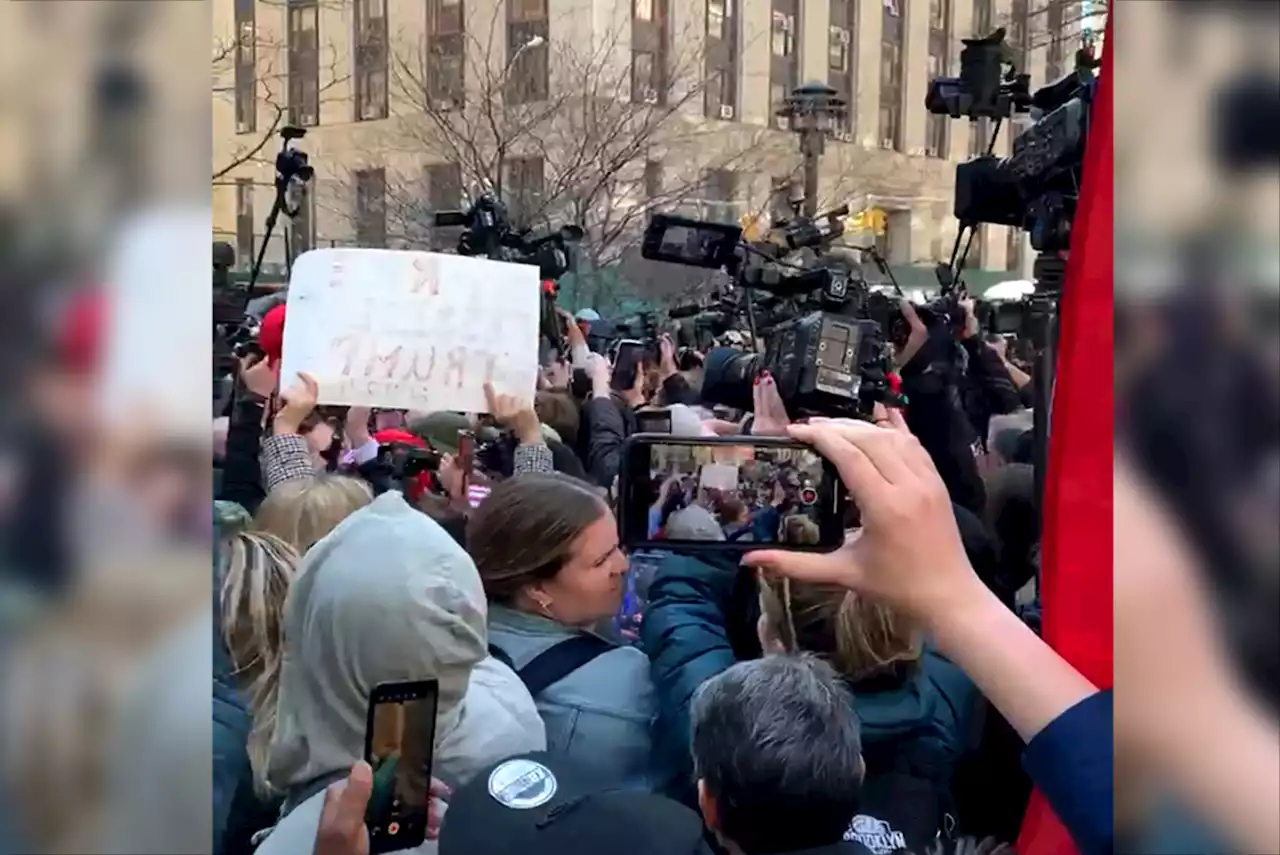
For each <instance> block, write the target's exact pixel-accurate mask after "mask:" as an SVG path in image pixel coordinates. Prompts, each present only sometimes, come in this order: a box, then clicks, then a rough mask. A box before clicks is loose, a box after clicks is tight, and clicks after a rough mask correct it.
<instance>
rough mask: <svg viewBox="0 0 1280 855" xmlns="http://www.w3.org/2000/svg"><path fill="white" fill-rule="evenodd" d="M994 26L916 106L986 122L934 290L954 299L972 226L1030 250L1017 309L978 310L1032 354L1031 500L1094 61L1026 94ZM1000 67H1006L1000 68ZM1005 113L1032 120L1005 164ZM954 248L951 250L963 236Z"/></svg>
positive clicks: (964, 169) (1041, 457)
mask: <svg viewBox="0 0 1280 855" xmlns="http://www.w3.org/2000/svg"><path fill="white" fill-rule="evenodd" d="M1004 37H1005V31H1004V30H1003V29H998V30H996V31H995V32H994V33H992V34H991V35H990V36H987V37H986V38H981V39H966V40H965V42H964V48H963V50H961V52H960V76H959V77H940V78H937V79H935V80H933V81H931V82H930V84H929V90H928V93H927V95H926V97H925V107H926V108H927V109H928V110H929V112H930V113H932V114H933V115H939V116H950V117H951V118H953V119H959V118H961V117H966V118H968V119H969V120H970V121H978V120H980V119H987V120H994V124H995V127H994V129H993V131H992V134H991V140H990V142H989V143H988V145H987V151H986V153H985V154H983V155H980V156H978V157H975V158H972V159H970V160H968V161H966V162H964V163H961V164H959V165H957V166H956V195H955V206H954V213H955V216H956V219H958V220H959V221H960V225H961V228H960V229H959V231H958V233H957V235H956V242H955V245H954V246H953V247H952V251H951V262H950V264H946V265H939V266H938V282H939V284H940V285H941V286H942V289H943V293H944V294H949V293H953V292H954V291H959V292H961V293H963V284H962V282H960V281H959V280H960V277H961V276H962V270H963V267H964V261H965V256H966V255H967V254H968V251H969V245H970V244H971V243H972V240H973V235H974V233H975V231H976V228H977V226H978V225H980V224H982V223H990V224H993V225H1002V226H1012V227H1014V228H1017V229H1020V230H1022V231H1025V232H1027V233H1028V234H1029V236H1030V240H1031V246H1032V248H1033V249H1035V250H1036V252H1037V257H1036V260H1035V264H1034V268H1033V275H1034V277H1035V279H1036V292H1035V293H1033V294H1031V295H1028V296H1027V297H1024V298H1023V299H1022V300H1021V301H1020V302H1019V303H1017V304H1014V305H1011V306H1001V307H996V308H995V309H987V310H986V311H985V314H986V315H987V317H988V318H989V320H990V322H991V323H993V324H994V325H996V329H995V330H993V331H995V332H1012V331H1015V330H1016V331H1017V333H1018V335H1019V337H1020V338H1024V339H1029V340H1030V342H1031V345H1032V352H1033V354H1034V365H1033V370H1032V377H1033V389H1034V392H1035V397H1036V400H1035V406H1034V407H1033V410H1034V412H1035V423H1034V427H1033V435H1034V437H1035V442H1034V444H1035V448H1036V451H1035V463H1036V466H1035V472H1036V495H1037V496H1041V495H1043V489H1044V472H1045V462H1046V457H1047V451H1046V449H1047V447H1048V411H1049V402H1050V401H1051V400H1052V397H1051V394H1052V388H1053V369H1054V361H1055V355H1054V354H1055V351H1056V342H1055V338H1056V327H1057V312H1058V296H1059V295H1060V293H1061V290H1062V284H1063V279H1064V275H1065V272H1066V257H1067V253H1068V252H1069V250H1070V247H1071V231H1072V222H1073V220H1074V219H1075V214H1076V203H1077V201H1078V199H1079V195H1080V186H1081V179H1082V174H1083V169H1084V149H1085V143H1086V141H1087V140H1088V136H1089V126H1090V121H1091V113H1092V107H1093V101H1094V97H1095V95H1096V92H1097V73H1096V72H1097V69H1098V68H1099V66H1100V64H1101V63H1100V61H1099V60H1097V59H1095V58H1094V56H1093V53H1092V51H1091V49H1089V48H1087V47H1086V48H1083V49H1081V50H1079V51H1077V52H1076V56H1075V68H1074V69H1073V70H1072V71H1071V72H1070V73H1068V74H1066V75H1063V76H1062V77H1061V78H1060V79H1058V80H1056V81H1054V82H1052V83H1050V84H1048V85H1046V86H1043V87H1041V88H1040V89H1037V90H1036V91H1035V92H1032V91H1031V87H1030V77H1029V76H1028V75H1027V74H1025V73H1021V72H1020V70H1019V69H1017V68H1016V67H1015V66H1014V63H1013V61H1012V60H1013V55H1012V52H1011V50H1010V48H1009V47H1008V46H1007V45H1006V44H1005V41H1004ZM1006 68H1007V70H1006ZM1014 113H1024V114H1026V113H1030V114H1032V116H1033V118H1034V121H1033V122H1032V124H1031V125H1030V126H1029V127H1028V128H1026V129H1025V130H1024V131H1023V132H1022V133H1020V134H1018V135H1017V136H1016V137H1014V138H1013V152H1012V154H1010V156H1008V157H1003V158H1002V157H996V156H995V155H994V153H993V152H994V150H995V141H996V139H997V137H998V135H999V132H1000V124H1001V123H1002V122H1003V121H1005V120H1007V119H1010V118H1011V117H1012V116H1013V114H1014ZM966 233H967V234H968V237H967V238H966V239H965V242H964V251H963V252H961V251H960V245H961V240H962V238H963V237H964V235H965V234H966Z"/></svg>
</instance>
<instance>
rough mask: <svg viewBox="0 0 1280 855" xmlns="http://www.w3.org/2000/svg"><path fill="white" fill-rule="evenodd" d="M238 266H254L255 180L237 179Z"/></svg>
mask: <svg viewBox="0 0 1280 855" xmlns="http://www.w3.org/2000/svg"><path fill="white" fill-rule="evenodd" d="M236 266H237V267H242V268H248V267H252V266H253V179H252V178H237V179H236Z"/></svg>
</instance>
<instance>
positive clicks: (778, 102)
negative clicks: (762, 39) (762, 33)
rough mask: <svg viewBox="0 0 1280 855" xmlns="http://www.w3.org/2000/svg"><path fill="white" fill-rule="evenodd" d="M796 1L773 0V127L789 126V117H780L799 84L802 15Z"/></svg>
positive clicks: (770, 41) (771, 101) (771, 103)
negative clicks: (798, 34) (798, 45)
mask: <svg viewBox="0 0 1280 855" xmlns="http://www.w3.org/2000/svg"><path fill="white" fill-rule="evenodd" d="M799 12H800V9H799V4H798V2H797V0H773V19H772V21H773V23H772V30H771V31H770V36H769V43H770V45H771V55H770V58H769V59H770V63H769V92H770V103H769V113H770V115H771V116H772V117H773V121H774V127H778V128H784V129H785V128H787V127H788V125H787V120H786V119H782V118H780V117H779V116H778V110H780V109H782V108H783V106H785V103H786V99H787V96H788V95H790V94H791V91H792V90H793V89H795V88H796V87H797V86H798V85H800V80H799V78H800V57H799V53H798V52H797V51H796V26H797V21H798V19H799V17H800V14H799Z"/></svg>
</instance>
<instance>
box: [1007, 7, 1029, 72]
mask: <svg viewBox="0 0 1280 855" xmlns="http://www.w3.org/2000/svg"><path fill="white" fill-rule="evenodd" d="M1027 4H1028V0H1013V6H1012V7H1011V9H1010V11H1009V37H1008V39H1007V41H1008V44H1009V46H1010V47H1011V48H1013V63H1014V66H1015V67H1016V68H1017V70H1018V71H1020V72H1023V73H1026V72H1027V66H1029V65H1030V64H1031V63H1030V55H1031V14H1030V11H1029V9H1028V7H1027Z"/></svg>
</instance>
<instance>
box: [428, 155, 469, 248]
mask: <svg viewBox="0 0 1280 855" xmlns="http://www.w3.org/2000/svg"><path fill="white" fill-rule="evenodd" d="M426 179H427V205H428V206H429V207H430V209H431V213H432V214H434V213H436V212H437V211H456V210H458V209H459V208H460V207H461V206H462V169H461V168H460V167H459V166H458V164H456V163H438V164H434V165H432V166H428V167H427V170H426ZM455 238H456V235H455V234H453V233H452V232H451V231H450V230H449V229H434V228H433V229H432V230H431V237H430V246H431V248H432V249H434V250H443V249H449V248H451V247H452V246H453V244H454V243H455Z"/></svg>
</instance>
